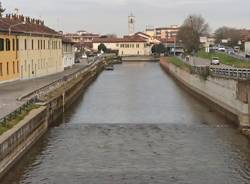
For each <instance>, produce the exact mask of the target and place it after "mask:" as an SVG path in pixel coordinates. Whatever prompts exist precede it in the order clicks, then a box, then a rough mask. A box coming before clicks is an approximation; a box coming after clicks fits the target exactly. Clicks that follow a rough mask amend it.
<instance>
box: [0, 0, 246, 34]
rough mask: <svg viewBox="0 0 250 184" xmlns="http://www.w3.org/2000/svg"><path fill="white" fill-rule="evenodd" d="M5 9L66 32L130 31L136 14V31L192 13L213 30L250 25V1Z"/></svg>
mask: <svg viewBox="0 0 250 184" xmlns="http://www.w3.org/2000/svg"><path fill="white" fill-rule="evenodd" d="M0 1H2V4H3V7H5V8H6V9H7V10H6V12H8V13H11V12H13V10H14V9H15V8H19V10H20V13H22V14H24V15H29V16H32V17H36V18H42V19H43V20H45V24H46V25H48V26H50V27H52V28H54V29H56V30H63V31H64V32H75V31H77V30H86V31H89V32H96V33H101V34H105V33H115V34H118V35H121V34H127V30H128V26H127V17H128V15H129V14H130V12H133V14H134V15H135V16H136V31H143V30H144V29H145V27H146V25H152V26H155V27H157V26H168V25H173V24H174V25H180V24H182V22H183V20H184V19H185V18H186V17H187V16H188V15H189V14H201V15H202V16H203V17H204V18H205V19H206V21H207V22H208V23H209V25H210V27H211V28H212V29H216V28H218V27H220V26H221V25H227V26H232V27H238V28H250V9H249V7H250V0H0Z"/></svg>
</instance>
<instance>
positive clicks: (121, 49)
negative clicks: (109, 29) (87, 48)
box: [93, 35, 152, 56]
mask: <svg viewBox="0 0 250 184" xmlns="http://www.w3.org/2000/svg"><path fill="white" fill-rule="evenodd" d="M101 43H103V44H104V45H105V46H106V47H107V48H108V49H111V50H116V51H117V52H118V54H119V56H135V55H139V56H147V55H150V54H151V47H152V45H151V44H149V43H148V41H147V39H145V38H143V37H141V36H138V35H133V36H125V37H123V38H98V39H95V40H94V41H93V49H94V50H98V46H99V45H100V44H101Z"/></svg>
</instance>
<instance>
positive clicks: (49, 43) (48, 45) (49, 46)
mask: <svg viewBox="0 0 250 184" xmlns="http://www.w3.org/2000/svg"><path fill="white" fill-rule="evenodd" d="M48 49H50V41H49V40H48Z"/></svg>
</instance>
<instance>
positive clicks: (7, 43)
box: [6, 38, 10, 51]
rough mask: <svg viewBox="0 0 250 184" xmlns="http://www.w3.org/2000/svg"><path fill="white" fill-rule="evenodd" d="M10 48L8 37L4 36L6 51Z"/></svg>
mask: <svg viewBox="0 0 250 184" xmlns="http://www.w3.org/2000/svg"><path fill="white" fill-rule="evenodd" d="M9 50H10V39H8V38H6V51H9Z"/></svg>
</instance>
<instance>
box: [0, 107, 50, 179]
mask: <svg viewBox="0 0 250 184" xmlns="http://www.w3.org/2000/svg"><path fill="white" fill-rule="evenodd" d="M46 109H47V108H46V107H45V106H43V107H40V108H38V109H34V110H32V111H31V112H30V113H29V114H28V115H27V116H26V117H25V118H24V119H23V120H22V121H21V122H19V123H18V124H17V125H16V126H15V127H13V128H12V129H10V130H9V131H7V132H5V133H4V134H2V135H1V137H0V177H1V176H3V175H4V174H5V173H6V171H7V170H8V169H9V168H10V167H11V166H12V165H13V164H14V163H15V162H16V161H17V160H18V159H19V158H20V157H21V156H22V155H23V154H24V153H25V152H26V151H27V150H28V149H29V148H30V147H31V146H32V145H33V144H34V143H35V142H36V141H37V140H38V139H39V138H40V137H41V136H42V135H43V134H44V132H46V130H47V127H48V123H47V110H46Z"/></svg>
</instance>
